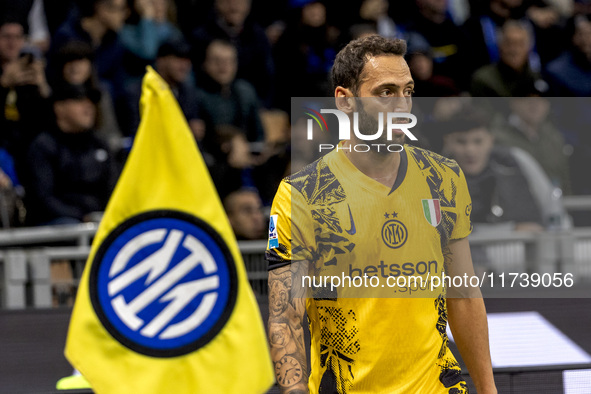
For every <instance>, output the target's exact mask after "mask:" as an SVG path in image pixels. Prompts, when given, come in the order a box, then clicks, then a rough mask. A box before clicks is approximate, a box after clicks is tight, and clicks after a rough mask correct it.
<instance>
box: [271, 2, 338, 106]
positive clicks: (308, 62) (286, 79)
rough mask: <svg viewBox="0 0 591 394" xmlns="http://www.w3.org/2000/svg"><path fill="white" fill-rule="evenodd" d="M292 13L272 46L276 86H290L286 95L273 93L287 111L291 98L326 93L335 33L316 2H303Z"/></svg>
mask: <svg viewBox="0 0 591 394" xmlns="http://www.w3.org/2000/svg"><path fill="white" fill-rule="evenodd" d="M294 12H295V13H297V17H296V20H294V23H292V24H289V25H288V27H287V28H286V30H285V32H284V33H283V35H282V36H281V38H280V39H279V42H278V43H277V45H276V46H275V48H274V57H275V62H276V65H277V83H278V86H289V87H290V89H289V91H290V93H289V94H285V93H284V92H280V91H278V92H277V94H276V105H277V106H278V107H279V108H281V109H282V110H284V111H289V110H290V105H291V103H290V100H291V97H324V96H326V95H328V94H329V93H330V84H329V82H328V81H329V78H328V75H329V72H330V68H331V67H332V64H333V62H334V59H335V56H336V53H337V38H338V34H339V33H338V31H337V30H335V29H334V28H333V27H332V26H330V25H329V24H328V23H327V10H326V6H325V5H324V4H323V3H322V2H320V1H315V0H314V1H306V2H304V4H303V5H302V6H301V8H298V9H296V10H294Z"/></svg>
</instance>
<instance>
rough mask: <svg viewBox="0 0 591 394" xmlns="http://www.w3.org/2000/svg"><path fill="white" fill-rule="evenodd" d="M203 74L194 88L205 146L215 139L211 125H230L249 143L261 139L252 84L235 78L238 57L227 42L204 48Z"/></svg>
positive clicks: (213, 126) (260, 127) (261, 128)
mask: <svg viewBox="0 0 591 394" xmlns="http://www.w3.org/2000/svg"><path fill="white" fill-rule="evenodd" d="M202 69H203V74H204V75H203V77H202V78H201V80H200V84H199V87H200V89H198V102H199V103H200V105H201V109H200V112H201V119H203V121H204V122H205V133H206V135H205V139H206V141H204V143H205V144H206V148H207V147H209V145H208V144H211V143H212V142H213V141H214V140H215V128H216V127H217V126H219V125H233V126H235V127H237V128H238V129H240V130H242V131H243V133H244V135H245V137H246V139H247V140H248V141H250V142H255V141H262V140H263V139H264V132H263V126H262V124H261V119H260V117H259V101H258V99H257V95H256V92H255V90H254V88H253V87H252V85H251V84H250V83H248V82H247V81H245V80H242V79H236V74H237V70H238V57H237V52H236V48H235V47H234V46H233V45H232V44H231V43H230V42H228V41H222V40H214V41H213V42H212V43H211V44H209V46H208V47H207V51H206V56H205V61H204V62H203V68H202Z"/></svg>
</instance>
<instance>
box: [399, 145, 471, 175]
mask: <svg viewBox="0 0 591 394" xmlns="http://www.w3.org/2000/svg"><path fill="white" fill-rule="evenodd" d="M405 149H406V151H407V153H408V155H409V156H410V157H409V158H411V159H412V160H414V162H415V163H416V164H417V166H418V167H419V169H420V170H424V169H427V168H429V167H435V168H437V169H441V170H444V172H446V173H447V172H448V171H451V172H453V173H454V174H455V175H457V176H459V175H460V171H461V170H460V166H459V164H458V163H457V162H456V161H455V160H452V159H449V158H447V157H445V156H443V155H440V154H438V153H435V152H432V151H430V150H427V149H424V148H419V147H417V146H409V145H407V146H405Z"/></svg>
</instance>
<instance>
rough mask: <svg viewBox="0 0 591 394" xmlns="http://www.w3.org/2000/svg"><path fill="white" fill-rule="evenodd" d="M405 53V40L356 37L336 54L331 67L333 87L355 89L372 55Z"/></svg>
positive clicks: (375, 36) (400, 54)
mask: <svg viewBox="0 0 591 394" xmlns="http://www.w3.org/2000/svg"><path fill="white" fill-rule="evenodd" d="M405 54H406V41H404V40H401V39H389V38H384V37H382V36H378V35H371V36H367V37H362V38H358V39H356V40H353V41H351V42H349V43H348V44H347V46H345V47H344V48H343V49H341V51H340V52H339V53H338V54H337V57H336V58H335V61H334V64H333V66H332V69H331V72H330V74H331V80H332V85H333V89H336V88H337V86H342V87H344V88H347V89H351V90H353V91H354V92H356V91H357V89H358V88H359V85H360V82H361V81H360V80H361V73H362V72H363V67H365V64H366V63H367V61H368V60H369V58H370V57H372V56H380V55H396V56H404V55H405Z"/></svg>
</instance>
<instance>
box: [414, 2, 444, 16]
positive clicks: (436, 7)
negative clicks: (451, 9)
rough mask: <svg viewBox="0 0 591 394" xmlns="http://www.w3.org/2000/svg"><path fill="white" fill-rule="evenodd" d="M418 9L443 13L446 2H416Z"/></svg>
mask: <svg viewBox="0 0 591 394" xmlns="http://www.w3.org/2000/svg"><path fill="white" fill-rule="evenodd" d="M417 5H418V6H419V9H422V10H426V11H429V12H435V13H439V14H440V13H445V11H446V9H447V0H417Z"/></svg>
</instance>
